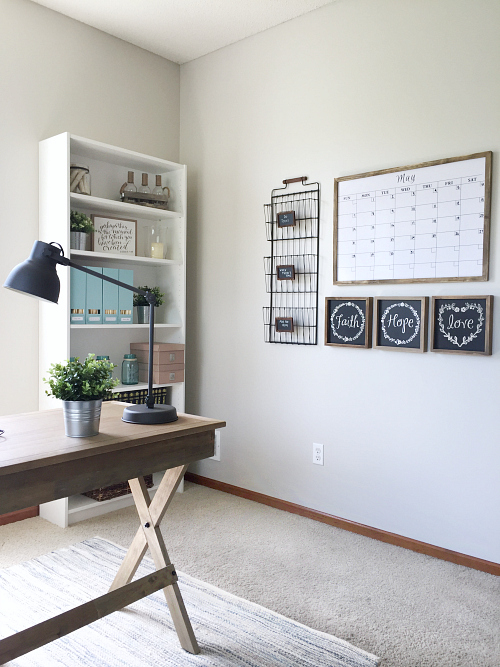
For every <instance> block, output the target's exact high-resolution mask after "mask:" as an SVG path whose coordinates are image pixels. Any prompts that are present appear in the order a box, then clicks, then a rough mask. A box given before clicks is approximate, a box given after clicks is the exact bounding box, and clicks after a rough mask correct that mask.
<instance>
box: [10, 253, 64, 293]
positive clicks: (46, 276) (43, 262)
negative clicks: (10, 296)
mask: <svg viewBox="0 0 500 667" xmlns="http://www.w3.org/2000/svg"><path fill="white" fill-rule="evenodd" d="M51 251H52V246H50V245H49V244H48V243H43V242H42V241H35V243H34V245H33V248H32V250H31V255H30V256H29V257H28V259H27V260H26V261H25V262H22V263H21V264H18V265H17V266H16V267H14V268H13V269H12V271H11V272H10V273H9V275H8V277H7V280H6V281H5V283H4V287H6V288H7V289H11V290H14V291H15V292H23V293H24V294H30V295H31V296H35V297H37V298H38V299H43V300H44V301H50V302H52V303H57V301H58V299H59V290H60V283H59V276H58V275H57V271H56V266H57V263H56V261H55V260H54V259H53V257H52V252H51Z"/></svg>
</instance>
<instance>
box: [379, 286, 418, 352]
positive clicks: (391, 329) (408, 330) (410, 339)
mask: <svg viewBox="0 0 500 667" xmlns="http://www.w3.org/2000/svg"><path fill="white" fill-rule="evenodd" d="M427 303H428V299H427V297H424V296H423V297H415V296H412V297H410V298H407V297H392V298H386V297H375V318H376V330H375V336H376V339H375V345H374V347H376V348H377V349H380V350H387V349H391V350H406V351H407V352H425V346H426V342H427Z"/></svg>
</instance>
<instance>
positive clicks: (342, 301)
mask: <svg viewBox="0 0 500 667" xmlns="http://www.w3.org/2000/svg"><path fill="white" fill-rule="evenodd" d="M371 330H372V298H371V297H367V298H359V297H340V296H332V297H326V299H325V345H337V346H340V347H361V348H368V347H370V346H371Z"/></svg>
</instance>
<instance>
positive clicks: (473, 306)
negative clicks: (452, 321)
mask: <svg viewBox="0 0 500 667" xmlns="http://www.w3.org/2000/svg"><path fill="white" fill-rule="evenodd" d="M447 310H448V311H450V310H451V311H452V312H454V313H465V312H467V311H468V310H476V311H477V314H478V316H479V320H478V323H477V327H476V330H475V331H473V332H472V333H471V334H470V336H465V335H464V336H463V338H462V342H461V343H459V342H458V336H457V335H456V334H455V336H452V335H451V334H450V333H449V332H448V331H446V330H445V328H444V322H443V315H444V313H445V311H447ZM483 323H484V309H483V307H482V306H481V304H480V303H467V302H466V303H465V306H462V307H460V306H456V305H455V304H454V303H443V305H442V306H440V307H439V311H438V324H439V331H440V332H441V333H442V334H443V335H444V337H445V338H446V339H447V340H449V341H450V343H452V344H453V345H456V346H457V347H463V346H464V345H468V344H469V343H472V341H473V340H474V338H477V337H478V336H479V334H480V333H481V331H482V330H483Z"/></svg>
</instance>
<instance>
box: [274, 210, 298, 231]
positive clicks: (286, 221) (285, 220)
mask: <svg viewBox="0 0 500 667" xmlns="http://www.w3.org/2000/svg"><path fill="white" fill-rule="evenodd" d="M276 219H277V221H278V227H294V226H295V211H280V212H279V213H277V214H276Z"/></svg>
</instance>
